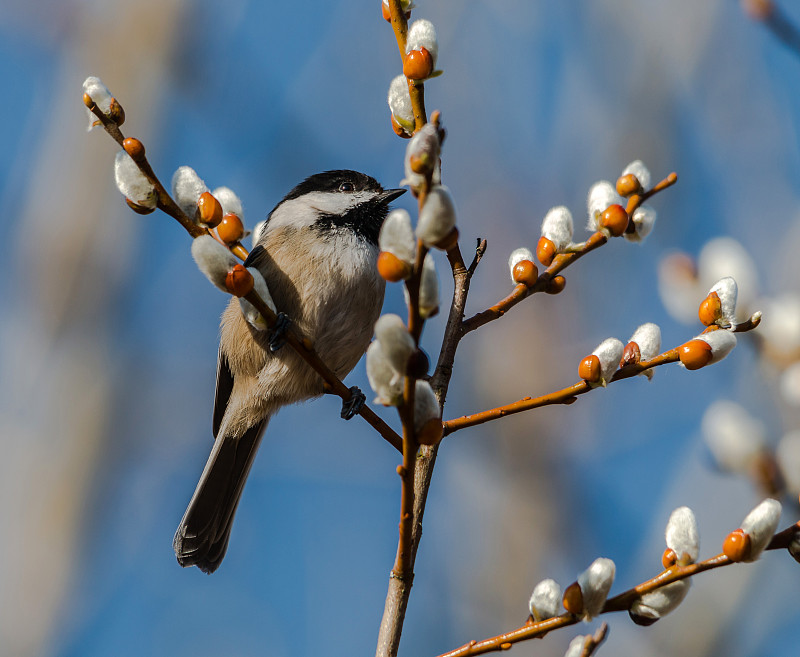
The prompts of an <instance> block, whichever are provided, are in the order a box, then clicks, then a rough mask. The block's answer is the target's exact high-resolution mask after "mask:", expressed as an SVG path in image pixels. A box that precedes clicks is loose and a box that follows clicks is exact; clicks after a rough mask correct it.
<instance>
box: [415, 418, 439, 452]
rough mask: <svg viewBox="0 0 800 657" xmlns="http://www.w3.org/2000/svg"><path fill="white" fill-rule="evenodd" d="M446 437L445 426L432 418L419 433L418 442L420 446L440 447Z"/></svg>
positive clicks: (437, 419)
mask: <svg viewBox="0 0 800 657" xmlns="http://www.w3.org/2000/svg"><path fill="white" fill-rule="evenodd" d="M443 435H444V426H443V425H442V421H441V420H440V419H439V418H431V419H430V420H428V421H427V422H426V423H425V424H423V425H422V428H421V429H420V430H419V432H418V433H417V442H418V443H419V444H420V445H438V444H439V442H440V441H441V440H442V436H443Z"/></svg>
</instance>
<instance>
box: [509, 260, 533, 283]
mask: <svg viewBox="0 0 800 657" xmlns="http://www.w3.org/2000/svg"><path fill="white" fill-rule="evenodd" d="M512 277H513V279H514V281H515V282H516V283H522V284H523V285H526V286H527V287H533V286H534V285H535V284H536V281H537V280H538V279H539V269H538V268H537V267H536V265H535V264H534V263H532V262H531V261H530V260H520V261H519V262H518V263H517V264H516V265H514V271H513V272H512Z"/></svg>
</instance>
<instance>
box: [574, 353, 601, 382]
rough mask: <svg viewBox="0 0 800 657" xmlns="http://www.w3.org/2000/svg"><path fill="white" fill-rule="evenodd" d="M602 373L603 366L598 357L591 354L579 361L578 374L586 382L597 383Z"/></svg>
mask: <svg viewBox="0 0 800 657" xmlns="http://www.w3.org/2000/svg"><path fill="white" fill-rule="evenodd" d="M602 373H603V368H602V367H601V365H600V359H599V358H598V357H597V356H596V355H595V354H591V355H589V356H587V357H586V358H584V359H583V360H582V361H581V364H580V365H578V376H579V377H581V378H582V379H583V380H584V381H586V382H587V383H597V382H598V381H599V380H600V377H601V375H602Z"/></svg>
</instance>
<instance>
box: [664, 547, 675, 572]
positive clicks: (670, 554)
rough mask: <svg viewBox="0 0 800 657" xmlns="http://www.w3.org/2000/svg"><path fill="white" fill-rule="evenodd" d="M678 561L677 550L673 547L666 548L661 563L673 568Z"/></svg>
mask: <svg viewBox="0 0 800 657" xmlns="http://www.w3.org/2000/svg"><path fill="white" fill-rule="evenodd" d="M676 563H678V555H677V554H675V550H673V549H672V548H667V549H666V550H664V554H663V555H662V557H661V565H663V566H664V568H671V567H672V566H674V565H675V564H676Z"/></svg>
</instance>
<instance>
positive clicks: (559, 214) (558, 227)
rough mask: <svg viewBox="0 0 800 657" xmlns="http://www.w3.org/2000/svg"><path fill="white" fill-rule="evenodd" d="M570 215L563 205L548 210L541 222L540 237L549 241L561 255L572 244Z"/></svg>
mask: <svg viewBox="0 0 800 657" xmlns="http://www.w3.org/2000/svg"><path fill="white" fill-rule="evenodd" d="M573 230H574V229H573V225H572V213H571V212H570V211H569V209H568V208H566V207H565V206H563V205H559V206H556V207H554V208H550V210H549V211H548V212H547V214H546V215H545V216H544V220H543V221H542V237H546V238H547V239H549V240H550V241H551V242H552V243H553V244H554V245H555V247H556V251H557V252H558V253H561V252H563V251H564V249H566V248H567V246H568V245H569V244H570V243H571V242H572V234H573Z"/></svg>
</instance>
